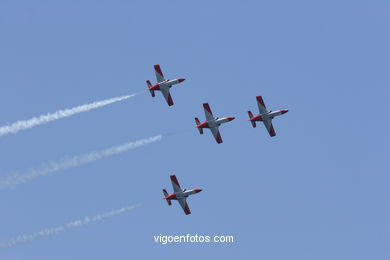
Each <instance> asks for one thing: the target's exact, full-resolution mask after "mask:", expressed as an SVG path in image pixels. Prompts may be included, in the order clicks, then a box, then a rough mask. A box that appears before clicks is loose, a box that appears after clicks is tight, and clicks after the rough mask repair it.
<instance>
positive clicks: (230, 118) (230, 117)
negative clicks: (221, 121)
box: [227, 116, 235, 121]
mask: <svg viewBox="0 0 390 260" xmlns="http://www.w3.org/2000/svg"><path fill="white" fill-rule="evenodd" d="M227 119H228V120H229V121H232V120H234V119H235V117H233V116H229V117H228V118H227Z"/></svg>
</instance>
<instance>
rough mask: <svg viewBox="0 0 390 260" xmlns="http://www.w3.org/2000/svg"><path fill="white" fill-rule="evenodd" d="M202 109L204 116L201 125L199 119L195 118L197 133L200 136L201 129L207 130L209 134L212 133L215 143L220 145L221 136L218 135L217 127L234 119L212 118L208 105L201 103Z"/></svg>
mask: <svg viewBox="0 0 390 260" xmlns="http://www.w3.org/2000/svg"><path fill="white" fill-rule="evenodd" d="M203 109H204V114H205V116H206V120H207V121H205V122H203V123H201V122H200V121H199V118H197V117H195V122H196V126H195V127H196V128H198V130H199V133H200V134H201V135H202V134H203V128H209V129H210V131H211V133H213V135H214V138H215V140H216V141H217V143H218V144H220V143H222V137H221V134H220V133H219V130H218V128H219V126H220V125H221V124H224V123H227V122H230V121H232V120H233V119H234V117H231V116H228V117H221V118H219V117H214V116H213V113H212V112H211V109H210V106H209V104H208V103H203Z"/></svg>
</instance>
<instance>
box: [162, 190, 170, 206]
mask: <svg viewBox="0 0 390 260" xmlns="http://www.w3.org/2000/svg"><path fill="white" fill-rule="evenodd" d="M163 193H164V198H166V197H168V195H169V194H168V192H167V190H166V189H163ZM166 200H167V203H168V205H169V206H171V205H172V202H171V200H170V199H166Z"/></svg>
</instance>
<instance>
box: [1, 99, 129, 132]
mask: <svg viewBox="0 0 390 260" xmlns="http://www.w3.org/2000/svg"><path fill="white" fill-rule="evenodd" d="M134 96H135V94H132V95H127V96H121V97H115V98H110V99H106V100H102V101H97V102H93V103H90V104H85V105H81V106H77V107H73V108H68V109H63V110H58V111H56V112H54V113H49V114H46V115H41V116H39V117H33V118H31V119H28V120H20V121H16V122H14V123H12V124H9V125H5V126H0V136H3V135H6V134H16V133H17V132H19V131H21V130H25V129H29V128H32V127H34V126H38V125H42V124H46V123H48V122H51V121H55V120H58V119H61V118H65V117H69V116H73V115H76V114H79V113H82V112H87V111H90V110H93V109H96V108H99V107H102V106H106V105H109V104H112V103H115V102H119V101H122V100H125V99H128V98H131V97H134Z"/></svg>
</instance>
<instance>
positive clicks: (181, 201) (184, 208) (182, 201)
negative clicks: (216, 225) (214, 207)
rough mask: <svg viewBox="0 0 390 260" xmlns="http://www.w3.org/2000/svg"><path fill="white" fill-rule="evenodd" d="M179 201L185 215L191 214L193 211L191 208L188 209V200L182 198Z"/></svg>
mask: <svg viewBox="0 0 390 260" xmlns="http://www.w3.org/2000/svg"><path fill="white" fill-rule="evenodd" d="M178 201H179V203H180V206H181V207H182V208H183V210H184V213H186V215H189V214H191V210H190V208H189V207H188V204H187V199H186V198H180V199H178Z"/></svg>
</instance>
